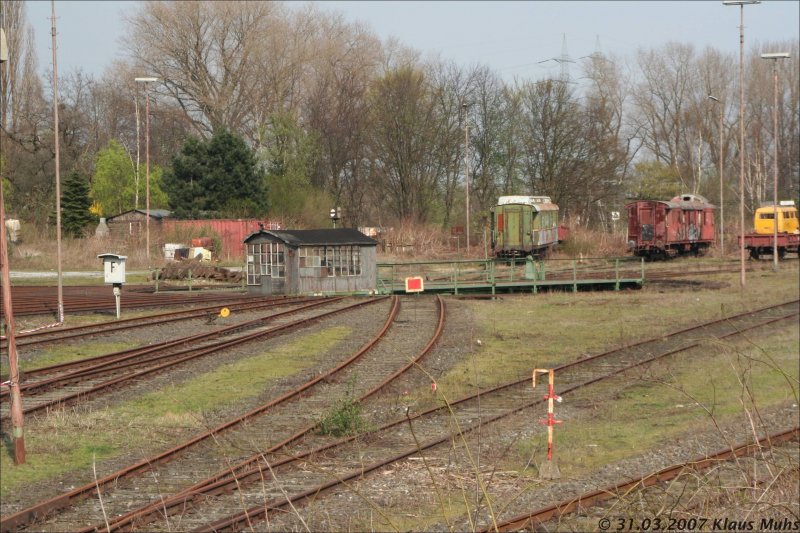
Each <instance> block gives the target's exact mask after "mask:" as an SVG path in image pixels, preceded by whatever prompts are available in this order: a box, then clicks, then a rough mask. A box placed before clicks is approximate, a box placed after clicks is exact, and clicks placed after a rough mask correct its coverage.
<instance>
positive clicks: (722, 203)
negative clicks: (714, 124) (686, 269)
mask: <svg viewBox="0 0 800 533" xmlns="http://www.w3.org/2000/svg"><path fill="white" fill-rule="evenodd" d="M724 118H725V106H724V105H723V104H722V102H720V104H719V251H720V254H722V256H723V257H724V256H725V193H724V185H723V184H724V181H723V179H722V172H723V169H724V168H725V165H724V162H723V160H722V158H723V148H724V138H723V125H722V121H723V119H724Z"/></svg>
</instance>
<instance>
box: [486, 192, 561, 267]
mask: <svg viewBox="0 0 800 533" xmlns="http://www.w3.org/2000/svg"><path fill="white" fill-rule="evenodd" d="M491 213H492V216H491V221H492V228H491V229H492V249H493V251H494V254H495V256H496V257H500V258H506V257H525V256H527V255H532V256H542V255H545V254H546V253H547V251H548V250H549V249H550V248H552V247H553V246H555V245H556V244H557V243H558V206H557V205H556V204H554V203H553V202H552V201H551V200H550V197H549V196H501V197H500V199H499V200H498V201H497V205H496V206H495V207H494V208H493V209H492V211H491Z"/></svg>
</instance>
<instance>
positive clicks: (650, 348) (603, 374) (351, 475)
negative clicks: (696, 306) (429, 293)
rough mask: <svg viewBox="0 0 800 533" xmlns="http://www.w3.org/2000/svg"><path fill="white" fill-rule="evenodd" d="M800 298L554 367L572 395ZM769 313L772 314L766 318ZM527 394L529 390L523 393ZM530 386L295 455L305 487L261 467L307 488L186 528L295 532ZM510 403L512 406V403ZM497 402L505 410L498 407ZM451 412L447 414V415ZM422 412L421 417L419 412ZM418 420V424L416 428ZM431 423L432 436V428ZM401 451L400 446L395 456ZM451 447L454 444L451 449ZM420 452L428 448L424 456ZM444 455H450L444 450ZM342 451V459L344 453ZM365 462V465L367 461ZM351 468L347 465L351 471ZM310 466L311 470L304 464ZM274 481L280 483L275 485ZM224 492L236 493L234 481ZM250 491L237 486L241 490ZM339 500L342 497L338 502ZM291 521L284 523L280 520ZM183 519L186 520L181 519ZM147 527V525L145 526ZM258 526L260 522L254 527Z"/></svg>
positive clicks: (284, 478)
mask: <svg viewBox="0 0 800 533" xmlns="http://www.w3.org/2000/svg"><path fill="white" fill-rule="evenodd" d="M797 304H798V302H797V301H794V302H788V303H786V304H782V305H779V306H771V307H769V308H765V309H762V310H758V311H755V312H748V313H742V314H740V315H736V316H734V317H727V318H726V319H721V320H716V321H713V322H709V323H706V324H703V325H700V326H697V327H693V328H687V329H685V330H681V331H678V332H674V333H672V334H670V335H667V336H666V337H670V338H671V339H672V342H671V344H673V345H674V344H675V342H676V341H678V339H679V338H683V339H684V340H683V342H682V345H681V346H680V347H678V348H675V347H674V346H663V345H662V346H661V347H659V345H660V344H662V342H663V338H659V339H653V340H651V341H645V342H642V343H637V344H636V345H632V346H630V347H627V348H622V349H619V350H612V351H610V352H605V353H602V354H597V355H595V356H592V357H589V358H586V359H580V360H577V361H574V362H571V363H567V364H565V365H561V366H560V367H557V368H556V370H557V372H558V373H559V382H560V383H561V384H562V385H561V386H562V387H564V388H563V389H561V394H562V395H563V394H565V393H570V392H572V391H574V390H577V389H579V388H582V387H584V386H587V385H589V384H592V383H596V382H598V381H601V380H603V379H607V378H609V377H612V376H615V375H618V374H620V373H622V372H624V371H627V370H629V369H631V368H635V367H637V366H640V365H643V364H646V363H649V362H652V361H656V360H658V359H661V358H663V357H666V356H669V355H672V354H674V353H677V352H680V351H684V350H688V349H690V348H692V347H696V346H698V345H699V344H700V343H701V342H702V341H703V339H698V338H692V335H694V334H696V333H697V330H699V329H706V330H707V332H708V334H710V335H711V336H712V337H713V338H715V339H718V338H724V337H729V336H733V335H738V334H740V333H742V332H743V331H746V330H750V329H754V328H758V327H763V326H766V325H769V324H772V323H775V322H777V321H780V320H785V319H787V318H794V317H796V316H797V315H798V311H797ZM781 307H784V308H785V307H791V308H792V309H791V311H790V312H788V314H787V313H786V312H785V309H784V311H781ZM757 314H761V315H762V317H761V320H760V321H759V322H758V323H756V324H753V323H752V320H753V318H754V315H757ZM764 314H766V315H767V318H764V317H763V315H764ZM590 367H593V368H594V370H595V371H594V372H590V371H589V368H590ZM570 378H572V381H571V383H572V385H571V386H570V385H565V383H566V382H570ZM526 391H528V394H527V395H526ZM531 397H532V394H531V391H530V381H529V380H528V379H524V380H518V381H515V382H511V383H508V384H505V385H501V386H498V387H495V388H493V389H490V390H487V391H482V392H480V393H478V394H477V395H471V396H468V397H465V398H462V399H461V400H458V401H456V402H452V403H450V404H448V405H447V406H441V407H436V408H432V409H431V410H429V411H427V412H426V413H425V414H428V413H434V412H438V413H439V416H444V417H445V419H446V420H449V421H450V423H442V422H441V419H440V420H439V421H438V422H433V423H431V424H429V423H427V421H423V420H422V419H421V418H411V419H408V420H398V421H396V422H394V423H392V424H390V425H387V426H385V427H384V428H382V429H383V430H384V431H385V430H388V431H387V432H386V435H380V436H375V435H373V434H370V435H368V436H366V437H365V440H366V441H367V443H368V444H369V448H368V450H367V451H365V450H364V448H365V444H364V443H359V444H357V445H356V446H354V448H353V450H351V451H350V454H351V455H348V454H347V453H343V454H339V455H341V456H342V459H340V460H336V459H333V460H329V459H327V457H326V456H324V455H322V450H315V451H311V452H307V454H308V455H304V456H298V455H295V454H293V455H294V457H302V458H303V459H305V460H308V458H309V457H313V458H314V459H315V465H316V466H315V468H314V474H316V475H317V478H318V479H319V478H324V480H325V481H324V482H320V483H317V484H313V481H312V482H310V483H308V484H300V483H298V482H297V481H296V478H295V474H294V472H285V471H281V470H279V469H277V468H276V464H271V465H270V466H271V468H269V470H268V473H269V475H268V474H267V468H266V467H265V466H262V468H261V474H260V475H261V476H263V478H266V479H267V480H269V481H272V480H274V479H278V480H280V484H281V485H282V486H289V487H292V488H297V487H302V489H303V490H301V491H298V492H295V493H293V494H290V495H288V496H285V495H284V494H283V493H282V491H281V488H280V487H276V486H270V487H268V489H269V490H268V491H266V490H264V489H263V488H261V487H256V488H255V489H253V490H251V491H250V492H248V493H246V494H241V495H239V496H238V503H237V502H234V501H232V500H231V499H230V498H228V499H227V501H228V505H229V507H228V509H229V510H230V509H241V507H242V506H243V502H246V501H247V502H250V501H258V502H259V503H258V504H257V505H253V506H252V507H249V508H248V509H247V510H246V511H244V512H242V511H241V510H239V511H238V512H235V513H233V514H231V515H229V516H225V517H224V518H220V519H217V517H216V516H215V515H216V513H213V512H212V511H211V510H210V509H209V505H208V502H209V501H210V500H204V501H205V503H204V505H203V507H202V508H201V507H199V506H198V507H197V508H196V509H195V510H194V513H195V514H196V515H199V516H200V519H199V520H198V519H197V518H195V520H197V522H190V523H189V525H190V526H193V525H196V524H202V525H199V526H198V527H197V528H196V529H194V531H238V530H242V529H247V528H248V527H253V526H252V523H253V522H254V521H255V520H262V519H264V518H265V517H266V516H270V527H271V528H273V529H275V530H284V529H290V530H291V529H296V528H301V527H303V524H301V523H300V522H299V520H301V518H297V517H298V516H299V514H297V515H296V514H295V513H297V510H296V508H297V506H298V505H300V504H302V503H304V502H308V501H312V500H313V501H315V502H317V503H319V499H320V498H321V494H322V493H323V492H328V491H332V490H335V489H337V488H338V489H342V490H346V487H348V484H349V483H350V482H353V481H355V480H357V479H360V478H362V477H363V476H365V475H366V474H367V473H370V472H374V471H377V470H379V469H382V468H384V467H386V466H388V465H392V464H395V463H397V462H398V461H401V460H403V459H406V458H408V457H411V456H414V455H426V456H427V455H428V454H429V453H432V450H435V449H437V448H438V449H441V447H443V446H444V445H448V444H449V445H451V446H452V443H453V442H461V441H462V439H464V435H467V434H468V433H470V432H472V431H475V430H477V429H479V428H480V427H481V426H485V425H487V424H490V423H493V422H497V421H499V420H501V419H504V418H507V417H509V416H511V415H513V414H517V413H520V412H522V411H523V410H525V409H528V408H530V407H533V406H535V405H537V404H539V403H541V402H542V400H541V399H536V400H532V399H531ZM510 405H512V406H514V407H512V408H509V406H510ZM498 406H500V408H498ZM443 411H447V413H446V414H442V412H443ZM421 415H422V414H421ZM412 420H413V426H412ZM453 426H455V429H454V430H447V431H443V430H442V428H452V427H453ZM400 427H407V428H411V427H413V428H414V431H413V433H412V432H411V431H408V432H407V435H406V437H405V439H406V440H405V441H404V443H403V444H405V445H406V447H405V448H403V447H402V446H401V445H400V443H399V435H398V429H399V428H400ZM431 428H433V430H434V431H433V433H430V432H429V430H430V429H431ZM376 448H377V449H378V450H384V451H386V450H388V453H389V454H390V455H391V456H390V457H388V458H387V457H385V456H384V457H382V458H381V459H379V460H375V458H376V456H377V455H378V453H379V452H376V453H372V452H373V450H374V449H376ZM398 449H399V450H402V451H400V452H399V453H398ZM448 449H449V447H448ZM423 452H426V453H424V454H423ZM444 453H445V455H447V454H448V452H446V451H445V452H444ZM339 455H337V458H338V457H339ZM365 456H366V457H369V459H372V460H373V462H370V463H366V460H365ZM447 461H448V459H447V458H442V460H441V461H440V462H441V463H447ZM365 463H366V464H365ZM348 467H350V469H349V470H348ZM305 468H306V469H308V467H307V466H306V467H305ZM250 475H251V476H254V475H256V474H255V472H251V473H250ZM297 475H301V476H302V475H306V473H305V472H299V474H297ZM276 485H277V483H276ZM227 490H232V489H231V487H230V486H229V487H228V489H227ZM244 491H245V489H240V492H244ZM220 498H221V496H219V495H215V499H214V500H213V501H214V505H215V506H216V504H217V502H218V500H219V499H220ZM339 501H341V500H339ZM290 506H294V510H293V511H291V512H290V510H289V507H290ZM282 519H283V520H288V522H285V521H283V520H282ZM184 520H185V517H184ZM178 523H180V524H183V523H184V521H181V522H176V521H175V520H173V522H172V526H173V527H174V526H175V525H176V524H178ZM148 526H149V525H148ZM256 527H257V526H256ZM156 529H157V530H164V527H163V525H162V526H161V527H158V528H156Z"/></svg>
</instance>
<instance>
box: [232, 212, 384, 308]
mask: <svg viewBox="0 0 800 533" xmlns="http://www.w3.org/2000/svg"><path fill="white" fill-rule="evenodd" d="M244 244H245V247H246V249H247V289H248V292H249V293H251V294H269V295H272V294H335V293H339V294H342V293H355V292H369V291H373V290H375V288H376V283H377V281H376V279H377V265H376V262H377V254H376V246H377V244H378V243H377V241H375V240H374V239H371V238H369V237H367V236H366V235H364V234H363V233H361V232H360V231H358V230H355V229H351V228H338V229H313V230H280V231H277V230H271V231H270V230H263V229H262V230H259V231H257V232H255V233H251V234H250V235H248V236H247V237H246V238H245V239H244Z"/></svg>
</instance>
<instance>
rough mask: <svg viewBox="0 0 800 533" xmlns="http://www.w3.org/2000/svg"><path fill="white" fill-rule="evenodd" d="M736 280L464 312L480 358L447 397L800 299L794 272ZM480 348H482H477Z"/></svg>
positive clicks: (521, 300)
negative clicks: (741, 283) (471, 319)
mask: <svg viewBox="0 0 800 533" xmlns="http://www.w3.org/2000/svg"><path fill="white" fill-rule="evenodd" d="M761 274H762V273H757V274H754V275H751V276H750V278H749V281H748V285H747V289H746V291H745V292H744V293H743V292H742V291H741V290H740V289H739V287H738V278H737V277H736V276H735V275H728V276H727V277H726V278H725V279H726V280H727V281H728V282H729V284H730V286H729V287H728V288H726V289H719V290H696V291H675V292H661V291H659V290H657V289H653V290H648V289H647V288H646V289H643V290H641V291H624V292H602V293H580V294H572V293H544V294H539V295H526V296H504V297H503V299H502V300H496V301H489V302H485V301H483V302H477V301H468V302H466V305H468V306H469V308H470V310H471V311H472V313H473V314H474V316H475V323H476V324H477V327H476V328H475V331H474V332H473V333H472V339H471V341H472V342H473V346H474V348H475V353H474V354H473V355H471V356H470V357H467V358H465V359H464V361H463V362H462V363H461V364H460V365H459V366H457V367H455V368H454V369H453V370H452V371H451V372H450V373H449V374H448V375H447V376H445V377H444V378H442V379H440V380H439V385H440V386H443V387H445V388H446V389H445V390H447V394H448V396H449V397H456V396H457V395H458V393H459V392H467V391H469V390H474V389H475V388H476V387H488V386H491V385H493V384H498V383H503V382H506V381H510V380H512V379H519V378H521V377H523V376H525V375H530V372H531V369H533V368H550V367H553V366H556V365H559V364H562V363H565V362H568V361H572V360H574V359H576V358H578V357H579V356H580V355H581V354H589V353H599V352H602V351H605V350H606V349H608V348H609V347H612V346H620V345H624V344H628V343H632V342H635V341H637V340H642V339H646V338H651V337H655V336H658V335H660V334H664V333H668V332H670V331H674V330H677V329H680V328H681V327H685V326H690V325H694V324H697V323H699V322H704V321H707V320H711V319H713V318H716V317H722V316H726V315H729V314H733V313H737V312H741V311H744V310H747V309H754V308H757V307H760V306H763V305H768V304H774V303H777V302H783V301H786V300H788V299H790V298H792V297H795V298H797V297H798V296H799V295H800V294H799V293H800V285H799V284H798V277H797V268H796V267H795V268H784V269H783V270H782V271H779V272H778V273H775V274H774V273H771V272H769V273H766V274H763V275H761ZM477 340H480V341H481V345H480V346H477V344H476V342H477Z"/></svg>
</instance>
